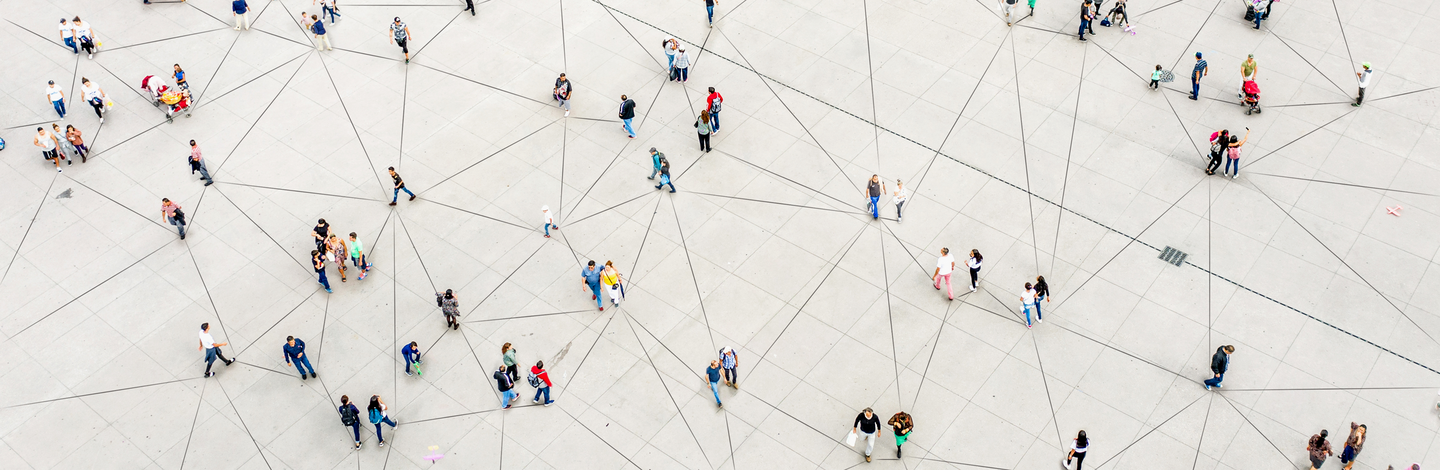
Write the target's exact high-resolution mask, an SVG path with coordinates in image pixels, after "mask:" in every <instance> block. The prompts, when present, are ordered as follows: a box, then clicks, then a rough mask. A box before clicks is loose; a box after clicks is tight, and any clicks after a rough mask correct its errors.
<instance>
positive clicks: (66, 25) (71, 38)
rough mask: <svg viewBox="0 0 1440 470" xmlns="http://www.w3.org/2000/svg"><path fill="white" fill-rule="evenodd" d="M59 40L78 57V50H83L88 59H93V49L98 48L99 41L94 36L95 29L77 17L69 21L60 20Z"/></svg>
mask: <svg viewBox="0 0 1440 470" xmlns="http://www.w3.org/2000/svg"><path fill="white" fill-rule="evenodd" d="M60 40H61V41H64V42H65V45H66V46H70V50H71V51H73V52H75V54H76V55H79V54H80V50H81V49H84V50H85V54H86V56H88V57H89V58H90V59H94V58H95V49H97V48H99V47H100V40H99V37H98V36H96V35H95V29H94V28H91V27H90V23H86V22H85V21H82V20H81V19H80V17H78V16H76V17H75V18H73V19H71V20H66V19H65V18H60Z"/></svg>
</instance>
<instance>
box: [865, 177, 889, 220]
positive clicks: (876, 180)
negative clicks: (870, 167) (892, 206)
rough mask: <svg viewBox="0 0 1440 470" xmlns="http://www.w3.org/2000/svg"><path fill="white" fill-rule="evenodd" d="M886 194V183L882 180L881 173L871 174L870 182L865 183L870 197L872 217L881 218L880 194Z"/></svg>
mask: <svg viewBox="0 0 1440 470" xmlns="http://www.w3.org/2000/svg"><path fill="white" fill-rule="evenodd" d="M881 194H885V183H882V182H880V175H870V182H869V183H867V184H866V185H865V195H866V196H868V197H869V198H870V207H869V209H870V217H873V218H875V219H879V218H880V195H881Z"/></svg>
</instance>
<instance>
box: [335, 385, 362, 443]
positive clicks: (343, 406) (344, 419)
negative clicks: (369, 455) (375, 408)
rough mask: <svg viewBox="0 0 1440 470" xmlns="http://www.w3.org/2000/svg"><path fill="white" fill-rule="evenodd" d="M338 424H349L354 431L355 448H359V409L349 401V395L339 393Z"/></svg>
mask: <svg viewBox="0 0 1440 470" xmlns="http://www.w3.org/2000/svg"><path fill="white" fill-rule="evenodd" d="M336 411H339V412H340V424H343V425H345V426H349V427H350V430H351V431H354V432H355V450H360V409H359V408H356V407H355V404H354V403H350V396H349V395H340V407H339V408H338V409H337V410H336Z"/></svg>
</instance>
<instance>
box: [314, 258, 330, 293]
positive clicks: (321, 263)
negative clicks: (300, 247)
mask: <svg viewBox="0 0 1440 470" xmlns="http://www.w3.org/2000/svg"><path fill="white" fill-rule="evenodd" d="M310 265H311V266H313V267H314V268H315V274H317V275H319V276H320V285H321V286H324V287H325V292H335V291H333V290H330V280H329V279H326V278H325V255H324V254H323V253H320V250H310Z"/></svg>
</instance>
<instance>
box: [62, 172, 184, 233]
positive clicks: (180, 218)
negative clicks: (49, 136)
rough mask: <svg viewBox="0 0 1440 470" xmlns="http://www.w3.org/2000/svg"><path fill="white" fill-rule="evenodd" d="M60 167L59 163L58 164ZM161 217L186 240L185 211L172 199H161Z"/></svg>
mask: <svg viewBox="0 0 1440 470" xmlns="http://www.w3.org/2000/svg"><path fill="white" fill-rule="evenodd" d="M57 165H58V163H57ZM160 215H161V216H162V217H163V218H164V220H165V222H168V223H169V224H170V225H174V226H175V228H176V230H178V231H179V232H180V239H181V240H184V239H185V211H182V210H180V205H179V204H176V203H174V202H170V198H164V197H162V198H160Z"/></svg>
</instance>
